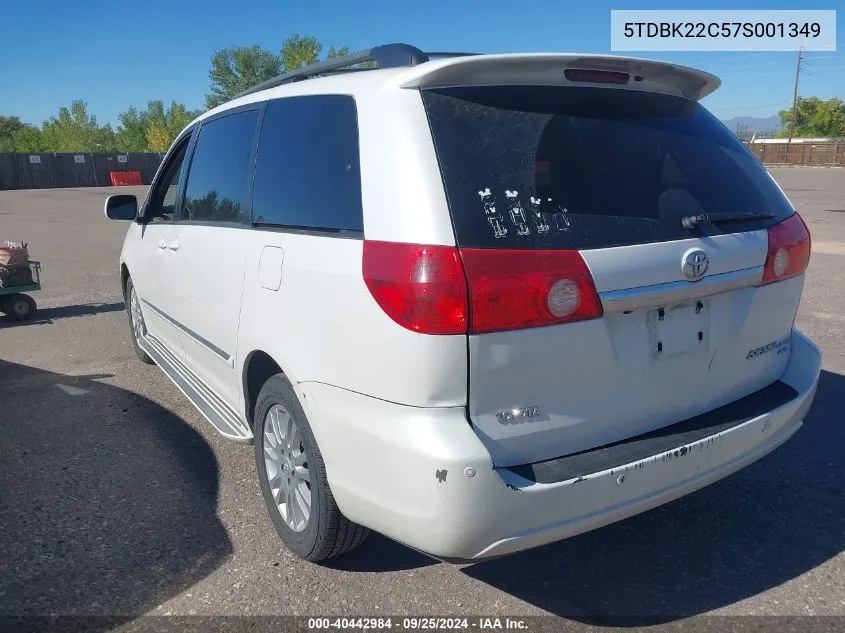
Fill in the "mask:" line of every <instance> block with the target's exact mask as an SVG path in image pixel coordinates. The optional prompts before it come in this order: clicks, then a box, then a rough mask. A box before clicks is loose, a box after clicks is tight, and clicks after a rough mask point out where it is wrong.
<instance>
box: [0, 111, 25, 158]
mask: <svg viewBox="0 0 845 633" xmlns="http://www.w3.org/2000/svg"><path fill="white" fill-rule="evenodd" d="M23 127H24V124H23V123H21V120H20V119H19V118H18V117H16V116H0V152H13V151H15V150H14V144H13V142H12V136H13V135H14V134H15V133H16V132H19V131H20V130H22V129H23Z"/></svg>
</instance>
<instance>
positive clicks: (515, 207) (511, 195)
mask: <svg viewBox="0 0 845 633" xmlns="http://www.w3.org/2000/svg"><path fill="white" fill-rule="evenodd" d="M505 197H506V198H507V199H508V206H509V211H510V213H511V221H512V222H513V223H514V224H516V233H517V235H530V234H531V229H529V228H528V222H527V220H526V219H525V210H524V209H523V208H522V204H521V203H520V202H519V192H518V191H510V190H506V191H505Z"/></svg>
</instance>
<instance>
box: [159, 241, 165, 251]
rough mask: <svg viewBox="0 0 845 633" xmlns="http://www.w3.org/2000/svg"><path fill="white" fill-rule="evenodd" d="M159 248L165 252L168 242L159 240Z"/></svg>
mask: <svg viewBox="0 0 845 633" xmlns="http://www.w3.org/2000/svg"><path fill="white" fill-rule="evenodd" d="M158 247H159V248H160V249H161V250H164V249H165V248H167V242H166V241H164V240H159V242H158Z"/></svg>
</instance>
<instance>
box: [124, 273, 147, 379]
mask: <svg viewBox="0 0 845 633" xmlns="http://www.w3.org/2000/svg"><path fill="white" fill-rule="evenodd" d="M133 292H135V285H134V284H133V283H132V277H129V278H128V279H127V280H126V292H125V293H124V304H125V305H126V316H127V317H128V318H129V340H131V341H132V348H133V349H134V350H135V355H136V356H137V357H138V358H139V359H140V360H141V361H142V362H144V363H147V364H148V365H155V361H154V360H153V359H152V358H150V357H149V355H148V354H147V353H146V352H145V351H144V350H142V349H141V347H140V345H138V339H137V338H136V337H135V328H134V327H133V324H132V306H131V305H130V303H131V300H130V298H131V296H132V293H133ZM141 329H142V331H143V332H144V334H146V333H147V326H146V325H145V324H144V317H143V315H142V316H141Z"/></svg>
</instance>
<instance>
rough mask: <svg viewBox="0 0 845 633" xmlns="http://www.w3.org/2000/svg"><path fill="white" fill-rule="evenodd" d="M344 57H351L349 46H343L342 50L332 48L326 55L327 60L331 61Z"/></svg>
mask: <svg viewBox="0 0 845 633" xmlns="http://www.w3.org/2000/svg"><path fill="white" fill-rule="evenodd" d="M344 55H349V47H348V46H341V47H340V48H335V47H334V46H330V47H329V52H328V53H326V59H331V58H332V57H343V56H344Z"/></svg>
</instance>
